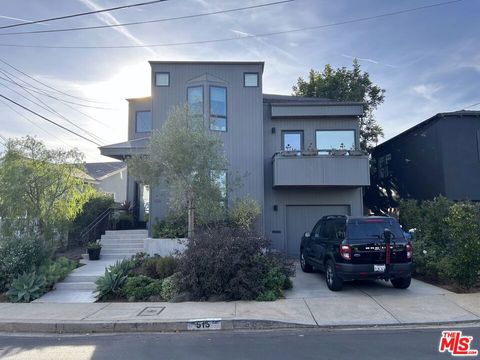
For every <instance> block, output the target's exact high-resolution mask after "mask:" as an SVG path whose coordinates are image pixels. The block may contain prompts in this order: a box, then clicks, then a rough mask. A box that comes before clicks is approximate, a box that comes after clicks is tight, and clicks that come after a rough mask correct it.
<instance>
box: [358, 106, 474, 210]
mask: <svg viewBox="0 0 480 360" xmlns="http://www.w3.org/2000/svg"><path fill="white" fill-rule="evenodd" d="M372 158H373V163H372V179H371V183H372V185H371V187H370V189H369V191H368V192H367V204H368V205H369V206H370V207H371V208H372V207H377V208H384V209H385V208H387V207H395V206H396V205H397V202H398V200H399V199H417V200H429V199H433V198H434V197H436V196H439V195H443V196H446V197H447V198H448V199H450V200H472V201H480V111H466V110H462V111H456V112H449V113H439V114H437V115H435V116H433V117H431V118H430V119H428V120H425V121H423V122H421V123H420V124H418V125H415V126H414V127H412V128H410V129H408V130H406V131H404V132H403V133H401V134H399V135H397V136H395V137H394V138H392V139H390V140H388V141H385V142H384V143H382V144H380V145H378V146H377V147H376V148H375V149H374V150H373V153H372Z"/></svg>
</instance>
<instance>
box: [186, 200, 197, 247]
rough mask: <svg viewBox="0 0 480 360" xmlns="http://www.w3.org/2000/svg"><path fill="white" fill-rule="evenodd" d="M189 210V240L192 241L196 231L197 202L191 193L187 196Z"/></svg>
mask: <svg viewBox="0 0 480 360" xmlns="http://www.w3.org/2000/svg"><path fill="white" fill-rule="evenodd" d="M187 208H188V235H187V236H188V238H189V239H191V238H193V236H194V229H195V201H194V198H193V194H192V192H191V191H189V192H188V194H187Z"/></svg>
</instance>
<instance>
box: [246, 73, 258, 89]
mask: <svg viewBox="0 0 480 360" xmlns="http://www.w3.org/2000/svg"><path fill="white" fill-rule="evenodd" d="M243 86H245V87H258V73H244V74H243Z"/></svg>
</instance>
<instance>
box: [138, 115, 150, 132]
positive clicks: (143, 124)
mask: <svg viewBox="0 0 480 360" xmlns="http://www.w3.org/2000/svg"><path fill="white" fill-rule="evenodd" d="M149 131H152V113H151V112H150V111H137V112H136V114H135V132H137V133H142V132H149Z"/></svg>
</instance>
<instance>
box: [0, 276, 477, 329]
mask: <svg viewBox="0 0 480 360" xmlns="http://www.w3.org/2000/svg"><path fill="white" fill-rule="evenodd" d="M417 283H418V284H417ZM415 285H417V287H418V288H419V289H420V288H422V287H423V283H420V282H415V284H414V286H415ZM426 286H427V287H429V286H430V285H426ZM367 287H368V286H367ZM434 288H435V287H434ZM375 291H378V289H377V290H375V289H374V290H370V292H375ZM394 291H395V292H394V293H392V294H386V295H385V294H384V293H382V294H381V295H375V294H373V293H370V294H369V293H368V291H365V289H360V290H359V289H353V291H345V292H340V293H325V294H318V295H317V296H316V297H309V296H307V297H297V298H295V297H294V298H288V299H283V300H278V301H275V302H255V301H249V302H247V301H234V302H202V303H198V302H196V303H192V302H185V303H93V304H82V303H78V304H48V303H30V304H9V303H2V304H0V331H8V332H14V331H19V332H21V331H23V332H59V333H63V332H65V333H85V332H89V333H90V332H122V331H126V332H130V331H184V330H187V324H188V322H189V321H190V320H196V319H221V323H222V329H262V328H284V327H302V326H306V327H338V326H375V325H402V324H438V323H455V322H470V321H471V322H476V321H480V294H453V293H449V292H445V293H443V294H426V293H425V289H424V290H423V291H420V292H419V293H417V294H411V293H410V294H408V292H406V291H403V292H402V291H397V290H394ZM290 295H291V294H290Z"/></svg>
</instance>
